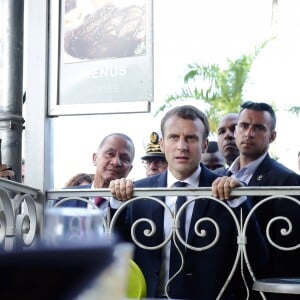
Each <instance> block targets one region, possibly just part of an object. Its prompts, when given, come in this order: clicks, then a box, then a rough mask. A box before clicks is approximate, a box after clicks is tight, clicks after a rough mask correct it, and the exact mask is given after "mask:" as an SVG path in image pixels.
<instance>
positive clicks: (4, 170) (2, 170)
mask: <svg viewBox="0 0 300 300" xmlns="http://www.w3.org/2000/svg"><path fill="white" fill-rule="evenodd" d="M13 176H15V172H14V171H13V170H12V169H11V168H9V166H8V165H6V164H2V165H0V177H1V178H8V179H10V178H12V177H13Z"/></svg>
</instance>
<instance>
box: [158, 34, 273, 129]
mask: <svg viewBox="0 0 300 300" xmlns="http://www.w3.org/2000/svg"><path fill="white" fill-rule="evenodd" d="M269 41H270V40H266V41H264V42H263V43H262V44H260V45H258V46H256V47H255V48H254V50H253V52H252V53H249V54H243V55H241V56H240V57H239V58H237V59H235V60H233V59H229V58H228V59H227V60H226V67H225V68H221V67H220V66H219V65H218V64H198V63H196V62H195V63H192V64H189V65H188V66H187V67H188V72H187V73H186V74H185V76H184V85H185V86H184V87H183V88H182V89H181V92H180V93H178V94H174V95H170V96H169V97H168V98H167V99H166V100H165V102H164V104H163V105H162V106H161V107H160V108H159V109H158V111H157V112H156V114H157V113H159V112H161V111H164V110H165V109H166V108H170V107H171V106H172V104H173V103H174V102H175V101H185V100H187V99H189V100H199V101H202V102H203V103H205V104H206V107H208V108H207V109H206V110H205V113H206V114H207V116H208V118H209V122H210V127H211V132H216V130H217V126H218V123H219V120H220V118H221V117H222V116H223V115H225V114H227V113H229V112H238V111H239V108H240V105H241V104H242V103H243V88H244V86H245V83H246V81H247V80H248V75H249V73H250V70H251V68H252V66H253V63H254V61H255V59H256V57H257V56H258V55H259V54H260V52H261V51H262V49H263V48H264V47H265V46H266V45H267V43H268V42H269Z"/></svg>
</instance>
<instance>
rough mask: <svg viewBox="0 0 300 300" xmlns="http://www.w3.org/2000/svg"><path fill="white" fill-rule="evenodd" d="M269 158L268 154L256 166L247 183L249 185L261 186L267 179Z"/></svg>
mask: <svg viewBox="0 0 300 300" xmlns="http://www.w3.org/2000/svg"><path fill="white" fill-rule="evenodd" d="M270 164H271V158H270V157H269V155H267V156H266V157H265V159H264V160H263V161H262V162H261V164H260V165H259V166H258V168H257V169H256V171H255V172H254V174H253V176H252V177H251V179H250V181H249V183H248V185H249V186H261V185H264V182H265V181H266V180H267V173H268V172H269V170H270Z"/></svg>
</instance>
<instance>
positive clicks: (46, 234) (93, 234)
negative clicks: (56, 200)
mask: <svg viewBox="0 0 300 300" xmlns="http://www.w3.org/2000/svg"><path fill="white" fill-rule="evenodd" d="M103 236H104V219H103V213H102V212H101V210H99V209H89V208H75V207H51V208H46V209H45V214H44V228H43V237H42V241H43V244H44V245H45V246H49V247H60V246H80V245H83V246H88V245H92V244H93V245H96V244H98V243H100V242H101V239H102V240H103Z"/></svg>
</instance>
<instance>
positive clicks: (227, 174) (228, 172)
mask: <svg viewBox="0 0 300 300" xmlns="http://www.w3.org/2000/svg"><path fill="white" fill-rule="evenodd" d="M231 175H232V172H231V171H230V170H228V169H227V171H226V176H228V177H230V176H231Z"/></svg>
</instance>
